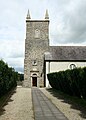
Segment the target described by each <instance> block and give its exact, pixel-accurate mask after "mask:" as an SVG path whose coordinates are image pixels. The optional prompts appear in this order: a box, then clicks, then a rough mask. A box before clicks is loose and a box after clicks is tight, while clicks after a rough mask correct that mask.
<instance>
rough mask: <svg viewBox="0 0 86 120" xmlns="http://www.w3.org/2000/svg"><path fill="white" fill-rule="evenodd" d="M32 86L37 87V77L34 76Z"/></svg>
mask: <svg viewBox="0 0 86 120" xmlns="http://www.w3.org/2000/svg"><path fill="white" fill-rule="evenodd" d="M32 86H35V87H37V77H32Z"/></svg>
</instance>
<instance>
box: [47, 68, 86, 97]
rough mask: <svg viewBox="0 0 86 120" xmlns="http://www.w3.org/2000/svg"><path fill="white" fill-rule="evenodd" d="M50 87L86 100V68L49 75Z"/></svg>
mask: <svg viewBox="0 0 86 120" xmlns="http://www.w3.org/2000/svg"><path fill="white" fill-rule="evenodd" d="M47 76H48V80H49V83H50V85H51V86H52V87H53V88H55V89H57V90H60V91H62V92H64V93H67V94H69V95H73V96H77V97H79V98H86V67H84V68H75V69H73V70H66V71H59V72H55V73H49V74H48V75H47Z"/></svg>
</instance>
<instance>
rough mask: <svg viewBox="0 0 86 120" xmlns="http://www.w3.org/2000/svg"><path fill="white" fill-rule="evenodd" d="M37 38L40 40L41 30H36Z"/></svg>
mask: <svg viewBox="0 0 86 120" xmlns="http://www.w3.org/2000/svg"><path fill="white" fill-rule="evenodd" d="M35 38H40V30H39V29H36V30H35Z"/></svg>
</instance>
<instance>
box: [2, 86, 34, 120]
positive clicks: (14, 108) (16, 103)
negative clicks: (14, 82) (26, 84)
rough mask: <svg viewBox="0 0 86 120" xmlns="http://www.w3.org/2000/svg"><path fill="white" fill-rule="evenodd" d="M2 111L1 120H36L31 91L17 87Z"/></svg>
mask: <svg viewBox="0 0 86 120" xmlns="http://www.w3.org/2000/svg"><path fill="white" fill-rule="evenodd" d="M2 110H3V112H2V111H1V113H0V120H34V114H33V106H32V96H31V89H30V88H22V87H17V89H16V91H15V93H14V94H13V95H12V96H11V98H10V99H9V100H8V102H7V104H6V105H5V106H4V107H3V108H2Z"/></svg>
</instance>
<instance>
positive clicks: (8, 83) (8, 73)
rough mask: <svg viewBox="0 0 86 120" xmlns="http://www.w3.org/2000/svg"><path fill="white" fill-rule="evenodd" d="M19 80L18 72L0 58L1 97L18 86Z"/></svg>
mask: <svg viewBox="0 0 86 120" xmlns="http://www.w3.org/2000/svg"><path fill="white" fill-rule="evenodd" d="M17 80H18V72H15V70H14V69H13V68H10V67H8V65H7V64H6V63H5V62H4V61H3V60H0V97H1V96H3V95H4V94H6V93H7V92H8V91H10V90H11V89H12V88H13V87H16V85H17V82H16V81H17Z"/></svg>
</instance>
